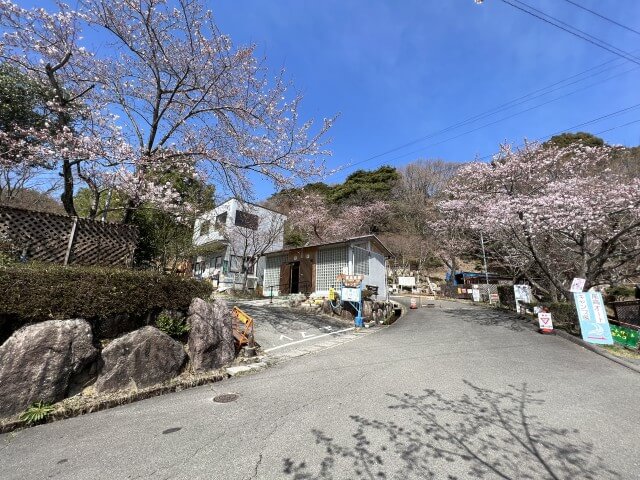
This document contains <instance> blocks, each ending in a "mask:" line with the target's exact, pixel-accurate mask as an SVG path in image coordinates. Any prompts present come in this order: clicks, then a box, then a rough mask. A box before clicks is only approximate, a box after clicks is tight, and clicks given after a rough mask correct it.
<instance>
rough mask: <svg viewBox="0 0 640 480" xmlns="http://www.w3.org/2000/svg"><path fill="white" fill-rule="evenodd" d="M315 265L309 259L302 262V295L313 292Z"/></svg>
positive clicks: (300, 283)
mask: <svg viewBox="0 0 640 480" xmlns="http://www.w3.org/2000/svg"><path fill="white" fill-rule="evenodd" d="M312 274H313V264H312V263H311V260H309V259H303V260H301V261H300V282H299V285H300V291H301V292H302V293H310V292H312V291H313V290H312V289H313V285H312V283H313V278H312Z"/></svg>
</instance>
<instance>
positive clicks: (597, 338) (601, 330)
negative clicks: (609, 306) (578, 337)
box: [573, 292, 613, 345]
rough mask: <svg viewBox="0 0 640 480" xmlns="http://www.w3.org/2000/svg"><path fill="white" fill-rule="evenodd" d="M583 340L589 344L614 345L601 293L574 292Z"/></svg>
mask: <svg viewBox="0 0 640 480" xmlns="http://www.w3.org/2000/svg"><path fill="white" fill-rule="evenodd" d="M573 299H574V301H575V303H576V309H577V310H578V319H579V320H580V331H581V332H582V338H583V339H584V340H585V341H587V342H589V343H598V344H602V345H612V344H613V338H612V337H611V327H610V326H609V320H608V319H607V312H606V310H605V309H604V302H603V301H602V294H601V293H599V292H574V294H573Z"/></svg>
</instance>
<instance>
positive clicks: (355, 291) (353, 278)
mask: <svg viewBox="0 0 640 480" xmlns="http://www.w3.org/2000/svg"><path fill="white" fill-rule="evenodd" d="M363 279H364V277H363V276H362V275H347V274H344V273H342V274H340V275H338V276H337V280H338V281H339V282H340V284H341V290H340V300H341V301H343V302H349V303H350V304H351V305H353V307H354V308H355V309H356V312H357V313H356V318H355V319H354V323H355V326H356V328H360V327H362V280H363Z"/></svg>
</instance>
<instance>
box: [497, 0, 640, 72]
mask: <svg viewBox="0 0 640 480" xmlns="http://www.w3.org/2000/svg"><path fill="white" fill-rule="evenodd" d="M501 1H502V2H503V3H506V4H507V5H511V6H512V7H514V8H517V9H518V10H520V11H522V12H524V13H526V14H528V15H531V16H532V17H535V18H537V19H539V20H542V21H543V22H545V23H548V24H549V25H553V26H554V27H556V28H559V29H560V30H564V31H565V32H567V33H570V34H571V35H573V36H575V37H578V38H581V39H582V40H585V41H587V42H589V43H591V44H593V45H595V46H596V47H600V48H602V49H604V50H607V51H608V52H611V53H613V54H614V55H617V56H619V57H622V58H625V59H626V60H629V61H630V62H633V63H636V64H638V65H640V59H639V58H637V57H634V56H633V55H631V54H630V53H628V52H625V51H624V50H620V49H619V48H617V47H615V46H613V45H611V44H609V43H607V42H605V41H604V40H600V39H599V38H597V37H594V36H593V35H590V34H588V33H586V32H583V31H582V30H580V29H577V28H575V27H573V26H571V25H569V24H568V23H565V22H563V21H561V20H558V19H557V18H555V17H553V16H551V15H548V14H546V13H544V12H542V11H540V10H538V9H536V8H534V7H532V6H530V5H527V4H526V3H524V2H519V1H518V0H514V1H517V2H518V3H519V4H520V5H524V7H527V8H530V9H531V10H527V9H526V8H524V7H521V6H519V5H516V4H514V3H511V2H510V1H509V0H501ZM534 12H539V13H540V14H541V15H544V16H546V17H548V18H544V17H543V16H541V15H538V14H536V13H534ZM549 19H553V20H555V21H556V22H558V23H555V22H554V21H552V20H549ZM560 24H561V25H560ZM562 25H566V26H567V27H569V28H571V29H573V30H575V31H572V30H569V28H565V27H563V26H562ZM576 32H579V33H576ZM585 35H586V36H585ZM589 37H590V38H589Z"/></svg>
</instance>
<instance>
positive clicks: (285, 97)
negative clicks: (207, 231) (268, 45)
mask: <svg viewBox="0 0 640 480" xmlns="http://www.w3.org/2000/svg"><path fill="white" fill-rule="evenodd" d="M0 27H1V28H2V30H3V34H4V36H3V40H2V44H1V45H0V58H1V59H2V60H3V61H5V62H10V63H12V64H13V65H15V66H17V67H18V68H20V69H21V70H22V71H24V72H25V73H27V74H29V75H31V76H32V77H33V78H34V79H36V80H37V81H39V82H41V83H42V84H46V85H49V86H50V87H51V88H52V89H53V91H54V92H55V96H54V99H53V100H52V102H51V105H50V107H51V110H52V122H51V123H50V125H49V126H48V127H49V128H47V129H46V130H43V131H41V132H31V134H32V135H41V136H42V137H43V142H42V143H43V145H46V147H42V148H41V149H40V150H39V151H38V152H36V153H37V154H36V155H35V157H37V158H40V159H42V161H45V160H46V161H48V162H51V163H53V164H54V165H55V166H59V167H60V169H61V174H62V176H63V178H64V192H63V195H62V200H63V204H64V206H65V209H66V210H67V212H68V213H69V214H75V209H74V206H73V190H74V180H75V179H80V180H82V181H84V182H85V183H86V184H87V186H88V187H89V188H90V189H91V191H92V192H93V193H94V195H95V197H96V199H95V204H96V205H97V204H99V202H100V196H101V195H103V194H104V193H105V192H106V191H108V190H110V189H119V190H121V191H124V192H125V193H126V194H127V196H128V198H129V201H128V204H127V207H126V212H125V215H124V220H125V221H128V220H129V219H130V218H131V215H132V212H133V211H134V210H135V208H137V207H138V206H139V205H141V204H143V203H145V204H149V203H153V204H156V205H157V206H158V207H159V208H163V209H171V208H172V207H173V206H175V205H176V204H180V203H181V199H180V197H179V195H178V192H177V191H176V190H175V189H174V188H172V185H166V184H164V185H158V184H156V183H155V181H154V179H155V178H156V177H157V174H156V173H157V171H158V170H163V169H165V168H166V167H167V165H170V166H171V169H172V171H175V170H177V169H183V170H184V171H185V175H199V176H200V177H202V178H206V179H208V180H209V181H210V182H212V183H215V184H216V185H217V186H218V189H219V191H224V190H227V191H230V192H232V193H233V194H234V195H236V196H243V197H250V196H251V194H252V181H254V180H255V179H256V178H258V177H263V178H267V179H268V180H270V181H272V182H273V183H275V184H276V185H277V186H278V187H285V186H289V185H294V184H296V182H298V181H301V180H306V179H310V178H313V177H315V176H317V175H320V174H322V173H323V171H324V164H323V162H322V159H323V158H324V155H327V154H328V153H329V152H328V151H326V150H325V149H324V145H325V143H326V142H325V140H324V138H325V134H326V132H327V130H328V129H329V128H330V125H331V122H332V121H331V120H325V121H324V123H323V124H322V125H321V126H319V127H317V128H314V126H313V124H312V122H311V121H307V122H301V121H300V119H299V114H298V109H299V104H300V101H301V97H300V96H291V95H290V94H289V91H288V90H289V85H287V83H286V81H285V80H284V76H283V74H282V73H281V74H280V75H279V76H278V77H276V78H275V79H274V78H272V77H271V76H270V75H269V73H268V71H267V69H266V67H265V66H264V64H263V63H262V62H261V61H259V60H258V59H257V58H256V57H255V55H254V50H255V47H254V46H248V47H240V48H236V47H234V46H233V44H232V42H231V40H230V38H229V37H228V36H227V35H224V34H222V33H221V32H220V31H219V30H218V28H217V25H216V24H215V22H214V18H213V15H212V13H211V12H210V11H207V10H205V9H204V7H203V2H202V1H201V0H176V1H168V0H142V1H139V2H133V1H131V0H108V1H107V0H84V1H80V2H79V4H78V10H77V11H73V10H71V9H70V8H69V7H67V6H66V5H64V4H59V5H58V11H56V12H53V13H50V12H47V11H46V10H44V9H40V8H38V9H33V10H27V9H23V8H21V7H19V6H18V5H16V4H14V3H12V2H11V1H8V0H1V1H0ZM83 30H84V31H85V32H87V33H89V34H90V35H89V36H88V37H87V38H84V37H83V36H82V35H83V33H82V32H83ZM89 38H90V39H92V40H90V39H89ZM92 41H93V43H92ZM96 45H100V48H97V47H96ZM53 127H54V128H53ZM183 206H184V207H188V206H187V205H183Z"/></svg>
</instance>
